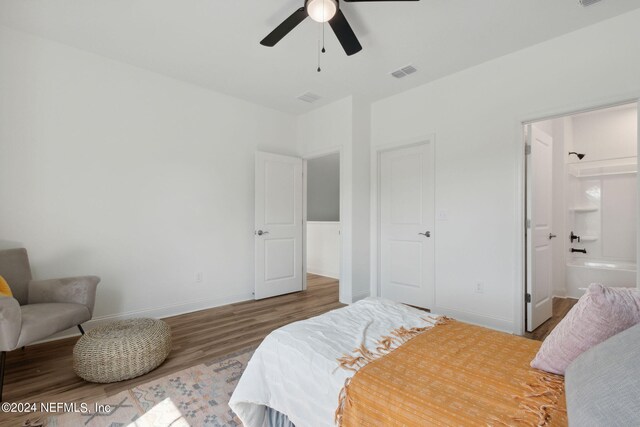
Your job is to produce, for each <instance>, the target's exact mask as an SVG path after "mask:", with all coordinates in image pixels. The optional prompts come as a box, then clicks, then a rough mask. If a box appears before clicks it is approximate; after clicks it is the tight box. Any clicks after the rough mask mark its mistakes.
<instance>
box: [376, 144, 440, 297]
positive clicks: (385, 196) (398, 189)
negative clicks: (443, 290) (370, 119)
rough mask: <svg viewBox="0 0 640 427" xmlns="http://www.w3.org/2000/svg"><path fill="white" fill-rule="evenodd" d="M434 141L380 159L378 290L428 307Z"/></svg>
mask: <svg viewBox="0 0 640 427" xmlns="http://www.w3.org/2000/svg"><path fill="white" fill-rule="evenodd" d="M433 225H434V150H433V143H432V142H430V143H427V144H421V145H418V146H413V147H409V148H402V149H398V150H393V151H387V152H384V153H382V155H381V158H380V294H381V296H382V297H383V298H389V299H392V300H395V301H399V302H403V303H407V304H411V305H415V306H419V307H425V308H430V307H432V306H433V304H434V232H433Z"/></svg>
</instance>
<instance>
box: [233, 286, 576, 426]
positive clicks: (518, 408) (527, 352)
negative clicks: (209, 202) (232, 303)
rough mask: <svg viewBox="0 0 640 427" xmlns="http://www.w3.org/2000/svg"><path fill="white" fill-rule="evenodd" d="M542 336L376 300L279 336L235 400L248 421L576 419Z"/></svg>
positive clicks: (266, 344) (268, 343)
mask: <svg viewBox="0 0 640 427" xmlns="http://www.w3.org/2000/svg"><path fill="white" fill-rule="evenodd" d="M539 346H540V343H539V342H536V341H532V340H527V339H524V338H521V337H516V336H512V335H508V334H505V333H501V332H497V331H493V330H489V329H486V328H482V327H478V326H473V325H469V324H465V323H462V322H457V321H455V320H452V319H447V318H446V317H443V316H437V315H434V314H430V313H427V312H425V311H422V310H418V309H415V308H412V307H408V306H406V305H403V304H398V303H395V302H392V301H388V300H384V299H377V298H368V299H365V300H362V301H359V302H357V303H355V304H352V305H350V306H348V307H345V308H341V309H338V310H334V311H331V312H329V313H325V314H323V315H321V316H318V317H315V318H312V319H308V320H304V321H301V322H296V323H292V324H290V325H287V326H285V327H283V328H280V329H278V330H276V331H274V332H273V333H271V334H270V335H269V336H268V337H267V338H266V339H265V340H264V341H263V342H262V344H261V345H260V347H258V349H257V350H256V352H255V354H254V356H253V357H252V359H251V361H250V362H249V364H248V366H247V368H246V370H245V372H244V374H243V375H242V378H241V379H240V381H239V383H238V386H237V388H236V390H235V391H234V393H233V395H232V397H231V399H230V402H229V405H230V407H231V408H232V410H233V411H234V412H235V413H236V414H237V415H238V417H239V418H240V420H241V421H242V422H243V423H244V425H245V426H247V427H263V426H291V425H295V426H296V427H305V426H314V427H319V426H334V425H342V426H357V425H434V426H438V425H442V426H450V425H496V426H500V425H549V426H556V425H558V426H565V425H567V420H566V411H565V398H564V382H563V380H562V377H560V376H555V375H552V374H547V373H544V372H542V371H537V370H534V369H532V368H530V367H529V362H530V361H531V359H533V357H534V356H535V354H536V352H537V350H538V348H539Z"/></svg>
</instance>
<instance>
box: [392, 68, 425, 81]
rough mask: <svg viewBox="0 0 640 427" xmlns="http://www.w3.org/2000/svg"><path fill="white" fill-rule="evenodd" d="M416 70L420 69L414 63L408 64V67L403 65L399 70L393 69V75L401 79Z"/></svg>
mask: <svg viewBox="0 0 640 427" xmlns="http://www.w3.org/2000/svg"><path fill="white" fill-rule="evenodd" d="M416 71H418V69H417V68H416V67H414V66H413V65H407V66H406V67H402V68H400V69H398V70H395V71H392V72H391V75H392V76H393V77H395V78H396V79H401V78H403V77H406V76H408V75H409V74H413V73H415V72H416Z"/></svg>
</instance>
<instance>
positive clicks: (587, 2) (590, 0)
mask: <svg viewBox="0 0 640 427" xmlns="http://www.w3.org/2000/svg"><path fill="white" fill-rule="evenodd" d="M601 1H602V0H580V4H581V5H583V6H584V7H587V6H591V5H592V4H596V3H600V2H601Z"/></svg>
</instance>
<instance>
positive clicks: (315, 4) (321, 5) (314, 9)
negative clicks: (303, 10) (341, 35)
mask: <svg viewBox="0 0 640 427" xmlns="http://www.w3.org/2000/svg"><path fill="white" fill-rule="evenodd" d="M306 7H307V13H308V14H309V17H310V18H311V19H313V20H314V21H316V22H327V21H329V20H331V18H333V17H334V16H335V15H336V12H337V11H338V2H337V1H336V0H308V1H307V6H306Z"/></svg>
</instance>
